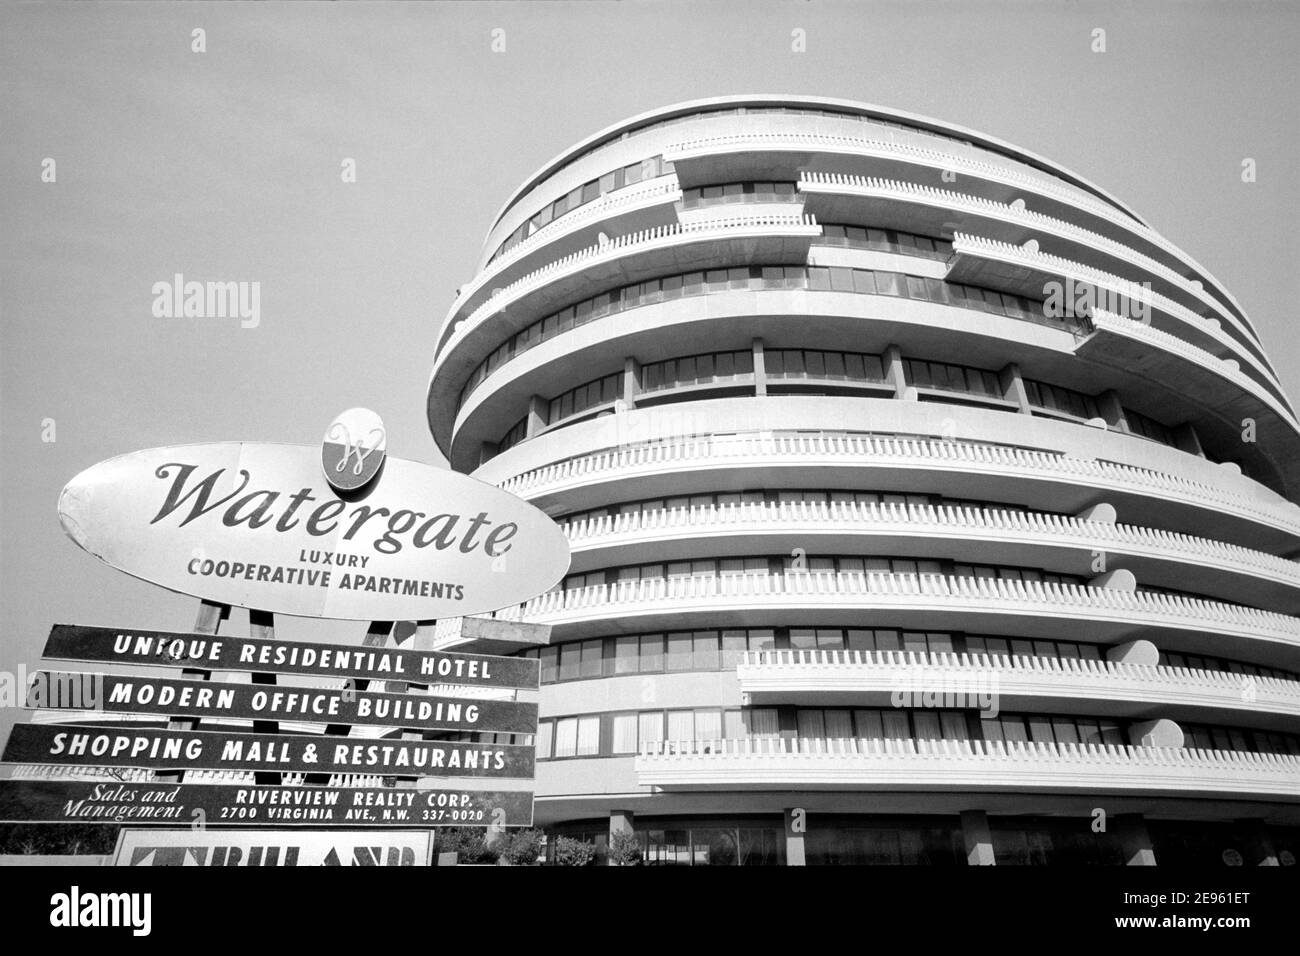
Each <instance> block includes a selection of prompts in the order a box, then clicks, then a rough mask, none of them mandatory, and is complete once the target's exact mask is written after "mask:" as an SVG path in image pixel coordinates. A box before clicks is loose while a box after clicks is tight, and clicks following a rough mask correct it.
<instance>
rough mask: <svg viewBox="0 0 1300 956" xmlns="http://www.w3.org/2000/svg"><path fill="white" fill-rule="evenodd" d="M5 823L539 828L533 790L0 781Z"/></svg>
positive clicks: (0, 810)
mask: <svg viewBox="0 0 1300 956" xmlns="http://www.w3.org/2000/svg"><path fill="white" fill-rule="evenodd" d="M0 820H3V821H8V822H22V823H88V822H105V823H130V824H132V825H140V824H146V823H165V824H170V825H172V826H176V825H183V826H193V825H195V824H196V823H203V824H204V825H215V824H237V825H239V826H241V827H244V826H254V827H259V826H276V827H292V826H318V827H319V826H339V825H341V824H342V825H350V826H368V827H371V826H381V827H393V826H503V827H528V826H532V825H533V793H532V791H531V790H468V789H464V788H459V787H457V788H446V787H438V788H431V789H428V790H426V789H423V788H409V787H313V786H305V785H304V786H301V787H280V786H268V785H260V786H259V785H253V784H249V785H244V784H224V783H212V784H208V783H154V782H144V783H140V782H134V781H133V782H130V783H125V782H122V781H119V780H113V781H103V782H94V781H85V780H0Z"/></svg>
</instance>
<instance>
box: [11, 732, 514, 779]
mask: <svg viewBox="0 0 1300 956" xmlns="http://www.w3.org/2000/svg"><path fill="white" fill-rule="evenodd" d="M535 757H536V751H535V749H534V748H533V747H528V746H520V745H516V744H470V743H452V742H450V741H445V740H389V739H374V738H363V737H333V736H323V735H320V734H296V735H294V734H248V733H228V732H214V731H203V730H160V729H156V728H145V727H132V728H125V727H113V728H106V727H79V726H74V725H70V724H56V725H48V724H18V725H17V726H15V727H14V728H13V730H12V731H10V733H9V743H8V744H7V745H6V747H5V750H4V756H3V757H0V760H3V761H4V762H6V763H37V764H74V765H78V766H89V767H142V768H145V769H150V770H284V771H289V772H298V773H380V774H393V775H397V776H418V777H532V776H533V768H534V759H535Z"/></svg>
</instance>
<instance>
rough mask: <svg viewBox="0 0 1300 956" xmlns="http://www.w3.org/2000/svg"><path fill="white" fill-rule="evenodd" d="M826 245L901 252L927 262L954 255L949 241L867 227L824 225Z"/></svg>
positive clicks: (837, 224)
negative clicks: (924, 259) (919, 257)
mask: <svg viewBox="0 0 1300 956" xmlns="http://www.w3.org/2000/svg"><path fill="white" fill-rule="evenodd" d="M822 235H823V237H824V238H825V240H826V245H831V246H853V247H855V248H861V249H873V250H875V251H876V252H902V253H904V254H906V255H909V256H921V257H923V258H927V259H945V260H946V259H947V258H948V257H949V256H951V255H952V243H951V242H948V241H947V240H946V239H931V238H930V237H929V236H917V235H914V234H912V233H910V232H898V231H897V230H894V229H872V228H869V227H866V226H849V225H841V224H839V223H826V224H824V225H823V226H822Z"/></svg>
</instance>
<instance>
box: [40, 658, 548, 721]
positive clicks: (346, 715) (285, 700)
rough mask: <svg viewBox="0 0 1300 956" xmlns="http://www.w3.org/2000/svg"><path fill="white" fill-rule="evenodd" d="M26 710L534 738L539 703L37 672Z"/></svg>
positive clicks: (115, 675)
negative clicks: (491, 733) (92, 712)
mask: <svg viewBox="0 0 1300 956" xmlns="http://www.w3.org/2000/svg"><path fill="white" fill-rule="evenodd" d="M26 703H27V706H28V707H31V708H40V709H49V710H95V711H102V712H105V713H126V714H159V715H162V716H168V717H198V718H203V717H219V718H231V717H237V718H243V719H254V720H296V721H307V722H314V723H321V722H325V723H332V724H339V723H342V724H375V725H379V726H383V727H407V728H411V729H414V730H456V731H479V732H488V731H492V732H495V733H512V734H534V733H536V732H537V705H536V704H534V703H522V702H517V701H506V700H477V699H474V698H467V697H435V696H431V695H429V694H380V693H371V692H368V691H356V690H351V689H347V688H344V689H338V688H323V687H279V686H274V685H270V686H268V685H266V684H232V683H228V682H225V681H196V680H186V679H183V678H160V677H136V676H122V675H117V674H94V673H87V672H77V673H61V672H57V671H54V672H51V671H37V672H36V673H35V674H34V675H33V676H32V682H31V685H30V686H29V687H28V693H27V702H26Z"/></svg>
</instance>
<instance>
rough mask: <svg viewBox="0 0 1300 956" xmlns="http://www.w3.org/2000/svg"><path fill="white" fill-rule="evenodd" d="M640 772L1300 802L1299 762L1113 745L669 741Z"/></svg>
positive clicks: (662, 779)
mask: <svg viewBox="0 0 1300 956" xmlns="http://www.w3.org/2000/svg"><path fill="white" fill-rule="evenodd" d="M635 767H636V773H637V778H638V782H639V783H640V784H641V785H642V786H652V787H662V788H668V789H672V788H683V787H685V788H690V787H700V788H703V787H711V788H717V789H728V788H737V789H744V788H761V787H791V788H798V789H803V790H815V789H858V788H876V789H893V790H911V789H916V790H971V789H981V788H990V789H1003V790H1005V789H1014V790H1036V791H1058V792H1080V791H1081V792H1097V793H1115V792H1145V793H1167V794H1187V795H1193V794H1194V795H1197V796H1207V795H1250V796H1267V797H1271V798H1283V799H1287V800H1300V757H1295V756H1290V755H1280V754H1256V753H1242V752H1238V751H1213V750H1197V749H1190V748H1182V749H1178V748H1168V747H1130V746H1119V745H1110V744H1047V743H1027V742H1018V743H1003V742H991V741H981V740H860V739H851V738H850V739H813V740H807V739H797V738H769V739H738V740H712V741H680V742H674V741H664V742H658V743H652V744H647V745H645V746H644V747H643V749H642V751H641V753H640V754H639V755H638V756H637V758H636V762H635Z"/></svg>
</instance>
